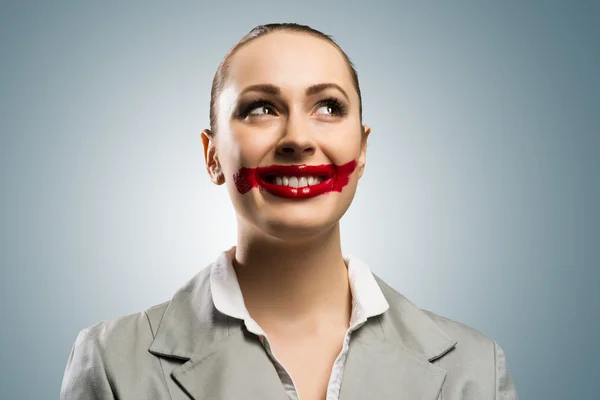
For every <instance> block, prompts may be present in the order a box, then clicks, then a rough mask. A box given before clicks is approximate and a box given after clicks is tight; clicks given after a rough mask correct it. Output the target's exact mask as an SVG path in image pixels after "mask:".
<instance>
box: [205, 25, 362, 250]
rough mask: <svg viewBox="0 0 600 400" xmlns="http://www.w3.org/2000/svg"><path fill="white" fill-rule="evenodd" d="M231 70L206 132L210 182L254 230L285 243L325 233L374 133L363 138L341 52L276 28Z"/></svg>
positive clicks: (245, 50) (347, 199)
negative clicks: (211, 130)
mask: <svg viewBox="0 0 600 400" xmlns="http://www.w3.org/2000/svg"><path fill="white" fill-rule="evenodd" d="M228 77H229V80H228V81H227V84H226V86H225V87H224V89H223V91H222V93H221V95H220V96H219V98H218V101H217V107H218V117H217V127H218V132H216V133H215V135H214V137H212V138H210V137H209V135H208V134H207V132H206V131H205V132H204V134H203V141H204V145H205V155H206V161H207V169H208V171H209V174H210V175H211V178H212V180H213V181H214V182H215V183H218V184H221V183H225V184H226V186H227V189H228V192H229V195H230V197H231V200H232V203H233V205H234V208H235V210H236V213H237V215H238V221H239V222H240V223H242V224H243V225H244V226H245V227H249V228H250V229H252V230H253V231H256V232H260V233H263V234H266V235H268V236H271V237H275V238H278V239H283V240H294V239H301V238H306V237H312V236H315V235H318V234H319V233H324V232H325V231H326V230H327V229H329V228H331V227H332V226H334V225H335V224H336V223H337V222H338V221H339V219H340V218H341V217H342V215H343V214H344V213H345V212H346V210H347V209H348V207H349V206H350V203H351V202H352V199H353V197H354V193H355V191H356V186H357V183H358V179H359V178H360V177H361V176H362V173H363V169H364V165H365V157H366V137H367V135H368V134H369V132H370V129H369V127H367V126H365V127H364V129H365V135H364V137H363V136H362V133H361V130H362V127H361V124H360V114H359V98H358V93H357V92H356V90H355V89H354V86H353V83H352V78H351V75H350V71H349V69H348V65H347V64H346V62H345V59H344V57H343V55H342V54H341V53H340V52H339V51H338V50H337V49H336V48H335V47H334V46H333V45H331V44H330V43H328V42H327V41H325V40H323V39H319V38H316V37H313V36H310V35H308V34H303V33H291V32H274V33H270V34H267V35H265V36H263V37H260V38H258V39H255V40H253V41H252V42H250V43H247V44H246V45H244V46H243V47H241V48H240V49H239V50H238V51H237V52H236V53H235V54H234V55H233V57H232V58H231V59H230V70H229V73H228ZM363 140H364V141H365V143H364V144H363Z"/></svg>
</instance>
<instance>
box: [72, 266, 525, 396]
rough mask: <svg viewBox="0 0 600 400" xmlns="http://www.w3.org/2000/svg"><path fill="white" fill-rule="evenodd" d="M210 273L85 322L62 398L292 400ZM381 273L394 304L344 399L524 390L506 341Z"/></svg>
mask: <svg viewBox="0 0 600 400" xmlns="http://www.w3.org/2000/svg"><path fill="white" fill-rule="evenodd" d="M209 276H210V268H204V269H203V270H201V271H200V272H199V273H197V274H196V275H195V276H194V277H193V278H192V279H191V280H190V281H189V282H188V283H187V284H186V285H185V286H183V287H182V288H181V289H180V290H178V291H177V292H176V294H175V295H174V296H173V298H172V299H171V300H170V301H168V302H165V303H162V304H159V305H156V306H154V307H152V308H149V309H147V310H145V311H143V312H140V313H137V314H133V315H128V316H124V317H121V318H118V319H114V320H109V321H103V322H100V323H98V324H96V325H94V326H92V327H89V328H87V329H84V330H82V331H81V332H80V333H79V335H78V336H77V339H76V341H75V344H74V345H73V348H72V350H71V353H70V356H69V359H68V362H67V367H66V371H65V374H64V378H63V382H62V388H61V394H60V398H61V399H62V400H74V399H121V400H142V399H143V400H158V399H161V400H162V399H172V400H184V399H188V400H189V399H190V398H191V399H196V400H209V399H210V400H220V399H222V400H254V399H257V400H258V399H260V400H271V399H274V400H287V399H288V398H287V394H286V392H285V389H284V388H283V385H282V383H281V381H280V379H279V376H278V375H277V372H276V370H275V367H274V366H273V364H272V362H271V360H270V359H269V357H268V355H267V353H266V351H265V350H264V348H263V346H262V345H261V343H260V342H259V340H258V338H257V337H256V336H255V335H253V334H251V333H249V332H248V331H247V330H246V329H245V325H244V324H243V322H242V321H240V320H237V319H234V318H231V317H228V316H225V315H223V314H221V313H219V312H218V311H217V310H216V309H215V308H214V306H213V303H212V298H211V294H210V280H209ZM375 279H376V281H377V283H378V284H379V286H380V287H381V289H382V291H383V294H384V296H385V297H386V299H387V301H388V303H389V304H390V308H389V309H388V310H387V311H386V312H385V313H383V314H382V315H380V316H377V317H373V318H369V319H368V321H367V322H366V323H365V324H364V325H363V326H362V327H361V328H360V329H358V330H357V331H355V332H354V333H353V335H352V339H351V340H350V348H349V353H348V358H347V360H346V367H345V370H344V375H343V380H342V386H341V392H340V400H359V399H360V400H365V399H366V400H370V399H375V400H379V399H382V400H384V399H410V400H435V399H437V400H459V399H461V400H462V399H473V400H475V399H477V400H486V399H489V400H509V399H517V393H516V390H515V386H514V383H513V380H512V378H511V375H510V373H509V371H508V367H507V364H506V358H505V356H504V353H503V351H502V349H501V348H500V347H499V346H498V345H497V344H496V342H494V341H493V340H491V339H489V338H487V337H486V336H484V335H483V334H482V333H480V332H478V331H477V330H475V329H473V328H471V327H469V326H467V325H464V324H461V323H459V322H455V321H452V320H450V319H447V318H444V317H441V316H438V315H436V314H434V313H432V312H430V311H426V310H421V309H419V308H418V307H416V306H415V305H414V304H412V303H411V302H410V301H409V300H408V299H406V298H405V297H404V296H403V295H401V294H400V293H398V292H397V291H395V290H394V289H393V288H391V287H390V286H388V285H387V284H386V283H385V282H383V281H382V280H381V279H380V278H379V277H377V276H375Z"/></svg>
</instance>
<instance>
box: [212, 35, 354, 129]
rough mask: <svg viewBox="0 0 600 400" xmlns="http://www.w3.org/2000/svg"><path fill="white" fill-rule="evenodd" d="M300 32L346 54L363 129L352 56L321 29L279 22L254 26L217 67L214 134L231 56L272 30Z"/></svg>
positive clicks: (213, 97) (214, 96)
mask: <svg viewBox="0 0 600 400" xmlns="http://www.w3.org/2000/svg"><path fill="white" fill-rule="evenodd" d="M279 31H285V32H300V33H306V34H309V35H312V36H315V37H317V38H320V39H323V40H326V41H327V42H329V43H331V44H332V45H333V46H335V47H336V48H337V49H338V50H339V51H340V52H341V53H342V55H343V56H344V59H345V60H346V63H347V64H348V69H349V72H350V76H351V77H352V83H353V84H354V89H355V90H356V92H357V93H358V102H359V113H360V121H361V129H363V128H362V97H361V94H360V86H359V84H358V74H357V72H356V68H355V67H354V64H353V63H352V61H351V60H350V57H348V55H347V54H346V53H345V52H344V50H342V49H341V47H340V46H339V45H338V44H337V43H336V42H335V40H333V37H332V36H330V35H327V34H325V33H323V32H321V31H318V30H316V29H313V28H311V27H310V26H307V25H300V24H296V23H279V24H267V25H259V26H257V27H255V28H253V29H252V30H251V31H250V32H249V33H248V34H247V35H246V36H244V37H243V38H242V39H241V40H240V41H239V42H238V43H237V44H236V45H235V46H234V47H233V48H231V50H229V52H228V53H227V55H226V56H225V58H224V59H223V61H221V64H220V65H219V68H217V72H216V73H215V77H214V78H213V82H212V88H211V91H210V117H209V118H210V130H211V132H212V134H213V135H215V134H216V133H217V129H218V127H217V114H218V109H217V101H218V98H219V96H220V94H221V92H222V91H223V89H224V87H225V85H226V84H227V79H228V77H229V67H230V60H231V57H232V56H233V55H234V54H235V53H236V52H237V51H238V50H239V49H240V48H241V47H242V46H244V45H245V44H247V43H249V42H251V41H253V40H254V39H258V38H259V37H261V36H264V35H266V34H269V33H272V32H279ZM363 134H364V132H363Z"/></svg>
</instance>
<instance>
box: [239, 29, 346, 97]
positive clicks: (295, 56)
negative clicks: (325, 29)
mask: <svg viewBox="0 0 600 400" xmlns="http://www.w3.org/2000/svg"><path fill="white" fill-rule="evenodd" d="M230 79H231V82H230V83H231V84H232V85H233V86H235V87H236V88H237V89H239V90H241V89H243V88H244V87H246V86H249V85H254V84H262V83H269V84H273V85H276V86H279V87H281V88H282V89H283V90H286V89H287V90H291V91H294V90H304V88H306V87H307V86H310V85H314V84H316V83H337V84H338V85H340V86H342V87H343V88H344V89H346V90H347V92H348V93H350V92H352V87H353V86H352V85H353V83H352V77H351V75H350V71H349V67H348V64H347V62H346V60H345V58H344V56H343V55H342V53H341V52H340V51H339V50H338V49H337V48H336V47H335V46H334V45H333V44H331V43H329V42H328V41H326V40H324V39H321V38H318V37H315V36H312V35H309V34H306V33H299V32H272V33H269V34H266V35H265V36H262V37H259V38H257V39H254V40H253V41H251V42H249V43H247V44H245V45H244V46H242V47H241V48H240V49H239V50H238V51H237V52H236V53H235V54H234V55H233V57H232V58H231V60H230Z"/></svg>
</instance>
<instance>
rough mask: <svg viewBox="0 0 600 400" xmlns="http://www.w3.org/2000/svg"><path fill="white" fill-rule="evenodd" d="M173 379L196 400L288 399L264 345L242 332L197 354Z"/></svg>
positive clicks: (176, 370)
mask: <svg viewBox="0 0 600 400" xmlns="http://www.w3.org/2000/svg"><path fill="white" fill-rule="evenodd" d="M172 376H173V378H174V379H175V380H176V381H177V382H178V383H179V385H181V387H182V389H183V390H184V391H185V392H186V393H187V394H188V395H189V396H190V397H191V398H192V399H196V400H201V399H202V400H204V399H207V400H208V399H223V400H225V399H227V400H234V399H235V400H237V399H275V400H277V399H280V400H287V394H286V392H285V389H284V388H283V385H282V384H281V381H280V380H279V376H278V375H277V371H276V370H275V367H274V366H273V364H272V363H271V361H270V359H269V358H268V355H267V354H266V352H265V350H264V348H263V346H262V344H261V343H260V342H259V341H258V340H257V339H256V338H255V337H253V336H252V334H250V333H248V332H247V331H243V330H241V329H240V330H239V331H238V332H236V333H234V334H231V335H229V336H228V337H227V338H225V339H223V340H221V341H219V342H217V343H216V344H215V345H214V346H211V347H210V348H207V349H206V350H205V351H202V352H201V353H199V354H197V355H194V356H193V357H192V358H191V359H190V360H189V361H188V362H186V363H185V364H183V365H182V366H181V367H179V368H175V369H174V370H173V372H172Z"/></svg>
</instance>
